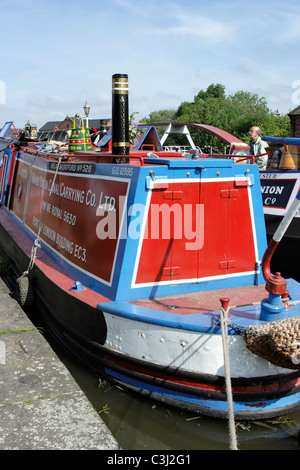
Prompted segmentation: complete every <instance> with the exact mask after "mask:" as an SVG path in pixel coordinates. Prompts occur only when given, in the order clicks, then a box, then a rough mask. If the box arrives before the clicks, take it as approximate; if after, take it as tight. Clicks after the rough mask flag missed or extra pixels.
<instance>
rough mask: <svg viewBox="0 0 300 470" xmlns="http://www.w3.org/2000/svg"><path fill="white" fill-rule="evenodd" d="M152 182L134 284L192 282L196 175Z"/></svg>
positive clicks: (196, 218)
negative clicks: (192, 178)
mask: <svg viewBox="0 0 300 470" xmlns="http://www.w3.org/2000/svg"><path fill="white" fill-rule="evenodd" d="M161 186H163V185H161V184H157V185H155V184H154V185H153V189H151V190H150V193H149V195H148V197H149V198H150V203H149V206H148V210H147V216H148V217H147V223H146V227H145V232H144V235H143V240H142V244H141V251H140V259H139V266H138V270H137V276H136V284H139V285H142V284H153V283H176V282H182V281H183V280H189V281H190V282H196V281H197V276H198V252H199V247H198V245H197V243H198V233H199V229H197V224H199V223H200V222H199V220H200V216H201V214H200V209H199V199H200V185H199V179H197V180H193V181H189V180H188V178H185V180H181V179H178V180H175V179H173V180H168V182H167V184H165V186H164V187H161Z"/></svg>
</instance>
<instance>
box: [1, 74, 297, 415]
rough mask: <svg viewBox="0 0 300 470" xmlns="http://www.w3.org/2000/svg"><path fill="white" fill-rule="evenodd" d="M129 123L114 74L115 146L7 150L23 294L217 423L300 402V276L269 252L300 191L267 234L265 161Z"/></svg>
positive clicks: (126, 376)
mask: <svg viewBox="0 0 300 470" xmlns="http://www.w3.org/2000/svg"><path fill="white" fill-rule="evenodd" d="M128 128H129V125H128V77H127V75H125V74H116V75H113V77H112V136H111V151H109V150H108V149H107V148H104V149H103V148H101V144H100V146H99V148H98V149H91V150H90V147H88V148H89V150H85V148H83V149H82V148H81V149H79V148H77V149H74V145H75V144H74V138H73V139H72V145H73V147H72V150H71V151H70V147H69V150H68V151H64V152H60V153H52V154H51V153H46V152H43V151H41V150H39V149H38V148H35V146H34V145H25V146H22V145H17V146H16V145H12V144H10V146H9V147H8V148H7V149H6V150H5V153H4V156H3V159H2V167H1V181H0V197H1V199H0V203H1V208H0V233H1V237H0V251H1V253H2V254H3V256H5V257H7V258H8V259H9V260H10V262H11V263H12V265H13V266H14V269H15V271H16V273H17V276H18V279H17V281H16V290H17V292H18V296H19V299H20V302H21V304H22V305H23V306H24V308H25V307H27V305H31V304H32V303H34V304H35V305H36V306H38V310H39V312H40V315H41V316H43V318H44V319H45V321H46V322H47V324H48V326H49V330H50V331H51V332H52V333H53V335H54V336H55V338H56V340H57V341H58V342H59V343H60V344H61V345H62V346H63V347H64V348H66V350H68V351H69V352H70V353H71V354H73V355H74V356H75V357H76V358H77V359H78V360H79V361H81V362H82V363H84V364H86V365H87V366H88V367H90V368H92V369H93V370H95V371H98V372H99V373H100V374H101V375H102V376H104V377H107V378H109V380H111V381H112V382H113V383H118V384H121V385H122V386H124V387H128V388H130V389H132V390H135V391H137V392H139V393H141V394H143V395H145V396H148V397H149V398H151V399H155V400H159V401H161V402H164V403H166V404H168V405H172V406H176V407H179V408H183V409H185V410H190V411H192V412H194V413H200V414H205V415H209V416H212V417H217V418H228V416H229V413H230V407H231V405H232V408H233V412H234V416H235V417H236V418H237V419H249V420H251V419H262V418H269V417H273V416H279V415H283V414H286V413H288V412H290V411H293V410H296V409H299V408H300V370H299V363H300V359H298V352H299V343H300V334H299V332H298V327H299V316H300V285H299V283H298V282H297V281H295V280H294V279H291V278H289V279H284V278H283V277H282V276H281V275H280V272H276V273H274V274H272V272H271V270H270V261H271V258H272V255H273V253H274V251H275V249H276V247H277V245H278V244H279V243H280V239H281V237H282V235H283V233H284V231H285V229H286V225H287V224H288V223H289V220H288V219H289V218H290V217H291V211H292V212H293V214H294V213H295V212H296V211H297V208H298V204H299V198H300V196H299V195H298V194H297V195H296V197H295V201H294V203H293V204H292V207H291V209H290V211H289V214H288V218H287V219H286V218H285V219H284V221H283V224H280V228H279V232H278V234H277V233H276V234H274V238H273V239H272V241H271V242H270V244H269V245H267V237H266V227H265V220H264V211H263V203H262V194H261V184H260V175H259V170H258V167H257V165H251V164H247V163H240V164H236V163H235V161H234V159H232V158H228V155H223V156H220V155H219V156H218V157H216V158H214V157H211V156H210V157H208V156H207V155H205V154H201V153H199V152H197V151H195V150H191V151H189V152H186V151H184V152H175V151H165V150H163V149H161V148H151V149H150V150H149V149H147V148H145V147H144V148H141V149H136V148H134V147H132V148H130V144H129V137H128V135H129V134H128ZM82 134H84V132H83V133H82V132H81V135H80V136H79V137H78V142H77V143H78V147H80V145H81V144H82V145H85V143H86V142H85V138H86V137H87V141H88V136H87V135H85V136H83V135H82ZM73 137H74V136H73ZM87 144H88V142H87ZM293 214H292V215H293ZM275 235H276V236H275ZM287 331H288V333H287ZM282 334H284V338H285V339H284V340H282ZM282 344H284V347H282ZM230 396H231V397H230ZM230 398H231V401H230ZM230 403H231V405H230Z"/></svg>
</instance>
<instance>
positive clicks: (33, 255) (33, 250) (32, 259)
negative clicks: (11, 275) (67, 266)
mask: <svg viewBox="0 0 300 470" xmlns="http://www.w3.org/2000/svg"><path fill="white" fill-rule="evenodd" d="M61 160H62V156H60V157H59V159H58V163H57V167H56V171H55V175H54V178H53V181H52V185H51V188H50V191H49V194H48V198H47V202H46V204H45V209H44V212H43V215H42V217H41V220H40V223H39V228H38V233H37V237H36V239H35V240H34V242H33V245H32V248H31V255H30V260H29V265H28V268H27V271H24V272H23V274H22V276H21V278H22V277H23V276H27V275H28V273H29V271H30V270H31V269H32V268H33V266H34V263H35V258H36V252H37V249H38V248H41V245H40V243H39V239H40V234H41V230H42V227H43V222H44V218H45V214H46V210H47V207H48V203H49V199H50V197H51V194H52V192H53V188H54V184H55V180H56V177H57V173H58V170H59V167H60V164H61ZM19 279H20V278H19Z"/></svg>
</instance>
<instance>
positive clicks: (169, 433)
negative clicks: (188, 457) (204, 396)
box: [58, 353, 300, 450]
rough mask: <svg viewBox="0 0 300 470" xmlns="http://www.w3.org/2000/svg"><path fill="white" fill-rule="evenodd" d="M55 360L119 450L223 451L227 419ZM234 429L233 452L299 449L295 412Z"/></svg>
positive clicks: (238, 424)
mask: <svg viewBox="0 0 300 470" xmlns="http://www.w3.org/2000/svg"><path fill="white" fill-rule="evenodd" d="M58 354H59V353H58ZM60 357H61V359H62V361H63V362H64V363H65V365H66V366H67V368H68V369H69V371H70V372H71V374H72V375H73V377H74V378H75V380H76V381H77V383H78V384H79V386H80V387H81V388H82V390H83V391H84V392H85V393H86V395H87V397H88V399H89V400H90V402H91V403H92V405H93V406H94V408H95V409H96V411H97V412H98V413H99V415H100V416H101V418H102V419H103V421H104V422H105V423H106V425H107V426H108V428H109V429H110V431H111V433H112V434H113V436H114V437H115V438H116V440H117V441H118V443H119V445H120V446H121V448H122V449H123V450H228V449H229V442H230V438H229V428H228V421H227V420H220V419H216V418H209V417H205V416H199V415H195V414H192V413H188V412H183V411H181V410H178V409H175V408H173V407H170V406H167V405H165V404H161V403H158V402H156V401H154V400H151V399H149V398H146V397H141V396H140V395H139V394H137V393H135V392H132V391H129V390H126V389H122V388H121V387H117V386H115V385H111V384H110V383H108V382H105V381H103V380H101V379H100V378H99V377H98V376H97V375H94V374H92V373H90V372H89V371H87V370H85V369H84V368H83V367H81V366H79V365H78V364H75V363H74V362H72V361H71V360H70V359H69V358H66V357H65V356H60ZM235 425H236V429H237V443H238V449H239V450H300V441H299V436H298V433H299V429H300V411H298V412H295V413H291V414H289V415H286V416H284V417H281V418H277V419H275V418H274V419H270V420H262V421H254V422H252V421H251V422H246V421H242V422H239V421H235Z"/></svg>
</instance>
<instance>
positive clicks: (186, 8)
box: [0, 0, 300, 127]
mask: <svg viewBox="0 0 300 470" xmlns="http://www.w3.org/2000/svg"><path fill="white" fill-rule="evenodd" d="M0 6H1V8H0V18H1V40H2V45H1V49H0V127H1V126H2V125H3V124H4V123H5V122H6V121H10V120H12V121H14V123H15V125H16V127H23V126H24V125H25V124H26V122H27V121H28V120H29V121H30V122H31V123H32V124H36V125H37V126H38V127H41V126H42V125H43V124H45V123H46V122H47V121H57V122H60V121H62V120H63V119H64V118H65V117H66V116H67V115H68V116H74V115H75V114H76V113H81V114H82V115H84V112H83V106H84V104H85V102H86V101H87V102H88V103H89V105H90V107H91V111H90V116H89V117H90V118H92V119H106V118H110V117H111V89H112V75H114V74H116V73H124V74H128V83H129V112H130V114H132V113H137V114H136V117H135V120H136V121H138V120H142V119H143V118H144V117H148V116H149V114H150V113H151V112H153V111H157V110H161V109H177V108H178V106H179V105H180V104H181V103H182V102H183V101H193V99H194V96H195V95H196V94H197V93H198V92H199V91H200V90H206V89H207V87H208V86H209V85H210V84H212V83H214V84H218V83H219V84H222V85H223V86H224V87H225V93H226V95H231V94H234V93H236V92H237V91H240V90H244V91H248V92H251V93H255V94H258V95H259V97H264V98H265V99H266V101H267V104H268V107H269V109H270V110H271V111H273V112H276V111H277V110H278V111H279V113H281V114H285V113H288V112H289V111H291V110H293V109H295V108H296V107H297V106H299V105H300V61H299V55H300V47H299V45H300V2H299V0H285V1H284V2H283V1H277V0H260V1H258V0H254V1H252V2H245V0H231V1H230V2H226V1H224V0H210V1H207V0H205V1H204V0H184V1H183V0H109V1H107V0H106V1H103V0H89V1H86V2H84V1H83V0H64V1H61V0H30V2H28V1H23V0H22V1H21V0H0ZM254 124H255V123H254Z"/></svg>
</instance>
